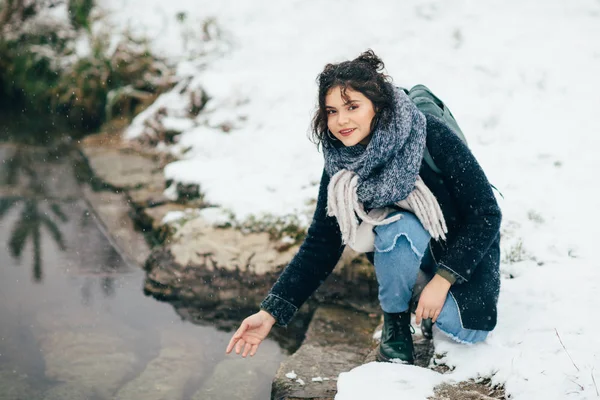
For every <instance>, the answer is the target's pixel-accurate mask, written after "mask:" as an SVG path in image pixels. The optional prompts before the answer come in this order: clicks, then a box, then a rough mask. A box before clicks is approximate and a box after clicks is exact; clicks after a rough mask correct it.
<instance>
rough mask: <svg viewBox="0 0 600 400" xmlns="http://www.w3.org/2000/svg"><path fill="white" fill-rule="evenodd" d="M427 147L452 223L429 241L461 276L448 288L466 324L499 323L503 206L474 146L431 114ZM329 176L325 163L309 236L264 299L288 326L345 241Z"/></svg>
mask: <svg viewBox="0 0 600 400" xmlns="http://www.w3.org/2000/svg"><path fill="white" fill-rule="evenodd" d="M427 148H428V150H429V152H430V154H431V157H432V158H433V160H434V162H435V164H436V166H437V167H438V168H439V169H440V170H441V171H442V173H441V174H437V173H435V172H434V171H433V170H432V169H431V168H430V167H429V166H428V165H427V163H423V164H422V166H421V170H420V175H421V178H422V179H423V181H424V182H425V184H426V185H427V187H429V189H430V190H431V191H432V193H433V194H434V195H435V196H436V198H437V200H438V202H439V204H440V207H441V208H442V212H443V214H444V218H445V219H446V224H447V226H448V234H447V240H446V241H445V242H441V241H434V240H432V241H431V250H432V254H433V257H434V259H435V261H436V262H437V264H438V267H439V268H441V269H443V270H445V271H446V272H448V273H450V274H451V275H452V276H453V277H454V278H456V281H455V283H454V284H453V285H452V286H451V288H450V292H451V293H452V294H453V295H454V298H455V299H456V302H457V304H458V308H459V310H460V316H461V322H462V325H463V327H464V328H466V329H478V330H486V331H490V330H492V329H494V327H495V326H496V315H497V310H496V305H497V303H498V294H499V292H500V273H499V265H500V222H501V213H500V208H499V207H498V204H497V202H496V198H495V197H494V194H493V193H492V189H491V186H490V184H489V182H488V180H487V178H486V176H485V174H484V172H483V170H482V169H481V167H480V166H479V164H478V163H477V160H476V159H475V157H474V156H473V154H472V153H471V151H470V150H469V149H468V147H467V146H466V145H465V144H464V143H463V142H462V141H461V140H460V139H459V138H458V137H457V136H456V135H455V134H454V133H453V132H452V131H451V130H450V129H449V128H448V127H447V126H446V125H444V124H443V123H442V122H441V121H440V120H438V119H436V118H434V117H429V116H428V117H427ZM329 178H330V177H329V176H328V175H327V173H326V172H325V171H323V175H322V178H321V184H320V187H319V197H318V200H317V208H316V211H315V214H314V217H313V221H312V223H311V225H310V227H309V229H308V234H307V236H306V239H305V240H304V242H303V243H302V245H301V246H300V249H299V250H298V253H297V254H296V256H295V257H294V258H293V259H292V261H291V262H290V264H289V265H288V266H287V267H286V268H285V269H284V270H283V272H282V273H281V275H280V276H279V279H278V280H277V282H276V283H275V284H274V285H273V288H272V289H271V290H270V292H269V294H268V295H267V297H266V298H265V299H264V300H263V302H262V303H261V305H260V307H261V309H263V310H265V311H267V312H269V313H270V314H272V315H273V316H274V317H275V319H276V320H277V324H279V325H282V326H285V325H287V324H288V322H289V321H290V320H291V319H292V317H293V315H294V314H295V312H296V311H297V310H298V308H300V306H301V305H302V304H303V303H304V302H305V301H306V299H308V297H309V296H310V295H311V294H312V293H313V292H314V291H315V290H316V289H317V288H318V287H319V285H320V284H321V283H323V281H324V280H325V279H326V278H327V276H329V274H330V273H331V271H332V270H333V268H334V267H335V265H336V264H337V262H338V260H339V258H340V256H341V254H342V251H343V249H344V246H343V245H342V239H341V234H340V229H339V226H338V224H337V220H336V219H335V217H328V216H327V186H328V184H329ZM367 255H368V256H369V255H370V254H367ZM369 258H370V260H371V261H372V257H369Z"/></svg>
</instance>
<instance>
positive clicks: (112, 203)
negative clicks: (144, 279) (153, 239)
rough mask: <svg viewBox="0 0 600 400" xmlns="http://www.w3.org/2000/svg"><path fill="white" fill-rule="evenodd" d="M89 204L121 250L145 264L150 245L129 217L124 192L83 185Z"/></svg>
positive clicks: (128, 259)
mask: <svg viewBox="0 0 600 400" xmlns="http://www.w3.org/2000/svg"><path fill="white" fill-rule="evenodd" d="M83 194H84V197H85V199H86V200H87V202H88V204H90V206H91V207H92V209H93V210H94V211H95V215H96V216H97V217H98V218H99V219H100V221H99V222H100V224H101V226H103V227H104V229H105V231H106V232H105V233H106V234H107V236H108V237H109V240H110V241H111V243H112V244H113V246H115V247H116V248H117V249H118V250H119V252H120V253H121V254H122V255H123V256H124V257H125V258H126V259H127V261H129V262H130V263H133V264H135V265H137V266H142V265H144V263H145V261H146V259H147V258H148V256H149V255H150V246H149V245H148V243H146V239H145V238H144V235H143V234H142V233H141V232H138V231H136V230H135V226H134V224H133V220H132V219H131V218H130V217H129V212H130V210H131V207H130V205H129V202H128V201H127V198H126V197H125V195H124V194H119V193H113V192H94V191H93V190H92V189H91V188H89V187H88V186H84V187H83Z"/></svg>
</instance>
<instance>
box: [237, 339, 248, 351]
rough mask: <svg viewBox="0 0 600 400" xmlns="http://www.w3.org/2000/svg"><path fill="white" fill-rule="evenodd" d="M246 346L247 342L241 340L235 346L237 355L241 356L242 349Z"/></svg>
mask: <svg viewBox="0 0 600 400" xmlns="http://www.w3.org/2000/svg"><path fill="white" fill-rule="evenodd" d="M245 344H246V341H245V340H244V339H240V340H239V341H238V342H237V343H236V344H235V354H240V353H241V352H242V349H243V348H244V345H245Z"/></svg>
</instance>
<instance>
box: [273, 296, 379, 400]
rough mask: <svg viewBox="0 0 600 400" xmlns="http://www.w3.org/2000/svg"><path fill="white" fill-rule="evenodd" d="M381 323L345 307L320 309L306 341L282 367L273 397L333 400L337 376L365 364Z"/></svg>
mask: <svg viewBox="0 0 600 400" xmlns="http://www.w3.org/2000/svg"><path fill="white" fill-rule="evenodd" d="M378 322H379V319H378V318H377V317H370V316H369V315H367V314H364V313H361V312H357V311H352V310H349V309H345V308H342V307H338V306H321V307H319V308H318V309H317V311H316V312H315V314H314V316H313V319H312V321H311V323H310V326H309V328H308V331H307V332H306V340H305V341H304V343H303V344H302V346H301V347H300V349H298V351H297V352H296V353H294V354H293V355H292V356H291V357H289V358H288V359H287V360H285V361H284V362H283V363H282V364H281V366H280V367H279V370H278V371H277V375H276V377H275V379H274V380H273V387H272V392H271V398H272V399H277V400H292V399H333V398H334V397H335V394H336V392H337V377H338V375H339V374H340V373H341V372H346V371H349V370H351V369H352V368H354V367H356V366H358V365H361V364H363V362H364V360H365V357H366V356H367V354H368V352H369V349H370V348H371V347H372V346H373V344H374V341H373V339H372V334H373V331H374V329H375V328H376V326H377V324H378ZM286 375H287V376H286Z"/></svg>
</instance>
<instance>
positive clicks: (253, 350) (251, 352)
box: [250, 344, 258, 357]
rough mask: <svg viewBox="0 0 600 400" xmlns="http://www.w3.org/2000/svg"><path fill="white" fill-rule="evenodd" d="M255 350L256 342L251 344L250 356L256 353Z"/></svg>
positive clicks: (256, 348)
mask: <svg viewBox="0 0 600 400" xmlns="http://www.w3.org/2000/svg"><path fill="white" fill-rule="evenodd" d="M256 350H258V345H257V344H253V345H252V350H250V357H254V355H255V354H256Z"/></svg>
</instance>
